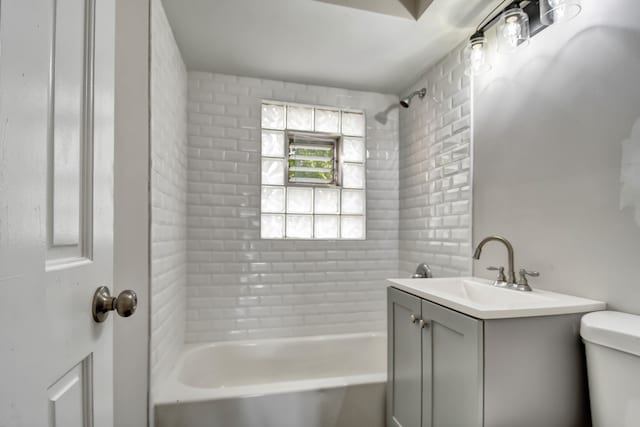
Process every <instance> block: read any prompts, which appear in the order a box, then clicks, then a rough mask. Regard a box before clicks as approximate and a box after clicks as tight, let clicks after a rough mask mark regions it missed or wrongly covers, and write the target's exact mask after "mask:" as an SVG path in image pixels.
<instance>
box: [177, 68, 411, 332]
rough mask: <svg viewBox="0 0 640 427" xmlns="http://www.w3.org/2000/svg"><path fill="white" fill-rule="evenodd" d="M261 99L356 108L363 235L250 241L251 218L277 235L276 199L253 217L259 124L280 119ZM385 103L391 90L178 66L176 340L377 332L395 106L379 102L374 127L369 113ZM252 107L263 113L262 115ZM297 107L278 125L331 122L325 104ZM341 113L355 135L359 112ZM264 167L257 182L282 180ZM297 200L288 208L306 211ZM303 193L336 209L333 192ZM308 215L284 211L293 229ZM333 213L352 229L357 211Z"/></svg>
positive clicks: (394, 183) (388, 236)
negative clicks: (181, 292)
mask: <svg viewBox="0 0 640 427" xmlns="http://www.w3.org/2000/svg"><path fill="white" fill-rule="evenodd" d="M263 100H276V101H281V102H291V103H300V104H312V105H329V106H335V107H336V108H337V109H343V108H345V109H357V110H363V111H365V112H366V114H367V117H366V120H365V123H366V126H367V129H366V135H367V141H366V153H367V157H366V160H367V170H366V182H367V188H366V199H367V206H366V214H367V219H366V221H367V224H366V230H367V240H360V241H334V240H326V241H325V240H313V241H301V240H262V239H260V227H261V226H262V230H263V233H264V231H265V230H268V235H270V236H273V238H281V237H282V236H283V235H284V233H285V222H286V221H285V217H284V215H282V214H281V213H280V212H282V209H283V208H284V207H283V203H285V202H284V200H282V199H281V198H277V200H273V201H271V200H270V201H269V203H268V206H269V208H268V210H269V212H272V211H273V213H270V214H268V215H267V214H264V215H262V218H261V216H260V210H261V200H260V199H261V187H260V180H261V176H260V175H259V173H260V172H259V171H260V166H261V164H260V162H261V157H260V150H261V146H262V147H264V143H265V141H264V140H262V142H261V137H262V130H261V127H262V125H265V127H268V128H270V129H284V127H285V125H286V123H285V120H287V118H286V116H285V114H284V109H281V110H278V108H281V107H278V106H277V105H266V106H262V101H263ZM397 102H398V97H397V96H392V95H382V94H375V93H368V92H358V91H349V90H344V89H335V88H326V87H319V86H306V85H301V84H293V83H285V82H280V81H272V80H261V79H254V78H245V77H236V76H230V75H221V74H212V73H206V72H190V73H189V104H188V111H189V126H188V134H189V150H188V157H189V163H188V164H189V174H188V175H189V176H188V180H189V184H188V237H189V238H188V285H187V333H186V341H187V342H208V341H220V340H233V339H245V338H270V337H281V336H301V335H315V334H332V333H346V332H364V331H381V330H384V328H385V321H386V314H385V310H386V305H385V298H386V294H385V288H386V283H385V278H387V277H393V276H397V275H398V274H399V272H398V223H399V200H398V184H399V180H398V153H399V144H398V111H397V110H391V112H390V113H389V114H388V115H387V120H386V124H382V123H381V122H378V121H376V120H375V119H374V116H375V115H376V114H377V113H379V112H383V111H385V110H386V109H387V108H388V107H389V106H390V105H392V104H395V103H397ZM263 108H268V109H272V110H273V111H271V110H270V111H269V113H268V114H262V113H263ZM274 113H275V114H274ZM298 113H299V115H298V116H297V117H295V123H290V125H294V126H296V127H300V128H306V127H307V126H313V124H314V123H315V126H322V127H325V128H326V129H327V130H329V129H332V131H333V128H334V127H337V126H338V123H339V120H338V118H337V117H338V116H337V110H336V111H333V110H331V109H328V110H327V111H326V114H325V112H324V111H323V112H322V113H321V114H318V113H316V114H314V115H313V116H312V117H311V118H310V117H309V115H308V112H305V111H299V112H298ZM261 117H262V119H261ZM265 117H266V119H265ZM264 120H268V121H269V123H264ZM310 120H312V121H311V122H310ZM346 122H347V123H346V124H345V120H343V121H342V124H343V128H344V127H345V126H346V128H344V130H346V131H348V133H351V134H353V135H352V136H354V137H361V136H363V132H362V130H359V126H360V127H362V125H363V124H362V116H358V115H353V117H351V116H350V117H349V118H348V120H347V121H346ZM268 144H271V141H269V142H268ZM353 155H354V156H355V155H358V153H357V149H354V153H353ZM264 166H265V165H264V164H263V165H262V171H263V174H264V173H265V167H264ZM266 166H267V167H266V170H267V172H266V176H267V179H268V180H269V181H268V182H270V183H273V184H275V185H282V180H284V176H283V172H280V168H279V166H277V165H273V164H268V165H266ZM264 177H265V175H263V176H262V178H264ZM364 178H365V177H364V171H363V170H359V171H357V170H356V171H353V173H352V178H351V179H352V180H353V183H354V184H353V185H357V184H358V183H360V182H362V183H364ZM272 188H274V187H268V189H267V190H265V191H271V189H272ZM304 197H306V196H303V197H302V199H304ZM302 199H301V200H299V202H300V203H299V206H298V207H299V208H300V209H301V210H306V209H307V208H308V206H307V203H308V199H304V200H302ZM313 199H314V204H316V206H317V203H318V200H324V201H326V206H324V207H325V208H326V211H327V214H335V213H337V212H339V207H340V202H341V200H340V197H339V192H336V193H335V194H331V193H330V192H326V193H324V194H322V195H319V193H318V191H316V192H314V198H313ZM358 200H359V198H358V196H353V197H351V198H349V203H350V206H351V209H354V210H355V211H357V210H358V209H359V208H360V207H359V205H358ZM271 202H273V203H271ZM308 218H309V216H308V215H304V214H300V215H297V216H296V217H294V220H295V222H296V224H295V227H293V229H294V230H295V233H296V234H297V235H299V236H302V235H305V236H306V235H308V234H309V233H312V232H313V229H311V230H310V229H309V226H310V224H311V223H310V222H309V221H308ZM339 218H340V217H339V216H337V215H334V216H327V217H326V221H328V222H330V221H333V223H334V224H335V222H336V221H339ZM342 221H343V222H344V221H347V222H348V224H346V227H347V228H346V230H348V232H349V233H350V234H351V235H350V236H348V238H358V237H357V236H356V234H357V235H362V234H363V233H364V230H365V224H364V222H363V221H362V217H358V216H345V217H343V218H342ZM292 225H293V224H292ZM316 226H317V224H316ZM287 230H289V228H287ZM265 237H267V236H265ZM323 238H326V239H335V238H336V236H329V235H327V236H323Z"/></svg>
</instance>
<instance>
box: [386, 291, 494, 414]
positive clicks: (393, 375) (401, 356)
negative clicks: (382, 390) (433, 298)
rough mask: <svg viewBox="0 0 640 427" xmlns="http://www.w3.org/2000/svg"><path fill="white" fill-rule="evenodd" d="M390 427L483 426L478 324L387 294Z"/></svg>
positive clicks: (404, 296) (409, 297)
mask: <svg viewBox="0 0 640 427" xmlns="http://www.w3.org/2000/svg"><path fill="white" fill-rule="evenodd" d="M387 301H388V302H387V303H388V315H389V319H388V329H389V331H388V338H389V353H388V360H389V364H388V390H387V425H388V426H389V427H440V426H455V427H466V426H481V425H482V387H483V386H482V384H483V378H482V375H483V369H482V365H483V361H482V322H481V321H479V320H477V319H474V318H472V317H469V316H465V315H463V314H460V313H457V312H455V311H453V310H449V309H447V308H444V307H442V306H439V305H437V304H433V303H431V302H429V301H425V300H422V299H420V298H418V297H415V296H413V295H410V294H408V293H406V292H403V291H400V290H398V289H395V288H391V287H390V288H388V300H387Z"/></svg>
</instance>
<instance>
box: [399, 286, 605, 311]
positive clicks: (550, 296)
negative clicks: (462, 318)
mask: <svg viewBox="0 0 640 427" xmlns="http://www.w3.org/2000/svg"><path fill="white" fill-rule="evenodd" d="M387 280H388V281H389V282H391V286H393V287H394V288H398V289H400V290H402V291H405V292H408V293H410V294H412V295H415V296H418V297H420V298H423V299H426V300H429V301H432V302H435V303H437V304H440V305H443V306H445V307H448V308H450V309H452V310H456V311H459V312H461V313H464V314H467V315H469V316H473V317H475V318H478V319H507V318H515V317H534V316H553V315H560V314H572V313H587V312H591V311H600V310H604V309H606V307H607V304H606V303H604V302H602V301H595V300H590V299H586V298H580V297H575V296H572V295H566V294H560V293H557V292H550V291H543V290H539V289H534V290H533V291H532V292H522V291H516V290H511V289H505V288H499V287H496V286H493V285H492V283H493V282H492V281H490V280H485V279H479V278H476V277H452V278H438V279H387Z"/></svg>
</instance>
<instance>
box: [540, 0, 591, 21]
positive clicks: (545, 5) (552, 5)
mask: <svg viewBox="0 0 640 427" xmlns="http://www.w3.org/2000/svg"><path fill="white" fill-rule="evenodd" d="M581 10H582V6H581V5H580V0H540V21H541V22H542V23H543V24H544V25H553V24H559V23H562V22H567V21H569V20H570V19H573V18H575V17H576V16H578V14H579V13H580V11H581Z"/></svg>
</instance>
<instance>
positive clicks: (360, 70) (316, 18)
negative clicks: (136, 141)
mask: <svg viewBox="0 0 640 427" xmlns="http://www.w3.org/2000/svg"><path fill="white" fill-rule="evenodd" d="M367 2H369V4H370V5H373V4H378V5H380V7H381V9H377V10H376V9H375V8H373V7H367V6H359V5H362V4H365V5H366V3H367ZM385 2H386V3H389V4H387V5H386V6H385V5H384V4H383V3H385ZM334 3H341V4H334ZM395 3H402V4H403V5H406V4H407V1H406V0H366V1H362V0H360V1H356V0H320V1H317V0H163V4H164V7H165V10H166V12H167V16H168V18H169V21H170V23H171V26H172V28H173V31H174V34H175V37H176V40H177V42H178V46H179V47H180V50H181V52H182V56H183V58H184V61H185V63H186V65H187V68H188V69H189V70H197V71H211V72H217V73H226V74H235V75H241V76H248V77H258V78H267V79H275V80H284V81H289V82H296V83H304V84H317V85H323V86H333V87H342V88H348V89H359V90H370V91H376V92H382V93H393V94H399V93H400V92H401V91H402V90H404V89H406V88H407V87H408V86H409V85H411V84H412V83H413V82H415V81H416V80H417V79H418V77H420V76H421V75H422V74H423V73H424V71H425V70H426V69H427V68H428V67H429V66H430V65H433V64H434V63H436V62H437V61H438V60H439V59H440V58H442V57H443V56H444V55H445V54H446V53H447V52H449V51H451V49H453V48H454V47H455V46H456V45H458V44H459V43H460V42H462V40H464V39H465V38H468V37H469V36H470V35H471V33H473V30H474V29H475V26H476V25H477V24H478V23H479V22H480V20H482V18H483V17H484V16H485V15H486V14H487V13H489V12H490V11H491V9H492V8H493V6H495V5H496V4H498V3H500V1H499V0H433V1H432V2H430V4H429V5H428V7H427V8H426V10H423V11H420V10H414V12H415V13H414V12H412V13H411V15H407V16H404V17H402V16H395V15H398V14H399V13H394V12H393V11H392V10H397V8H395V9H394V7H395V6H397V5H395ZM426 3H429V2H426ZM426 3H425V2H422V3H421V4H426ZM345 4H346V5H347V6H344V5H345ZM385 7H387V8H388V9H389V11H385ZM364 9H370V10H371V9H373V10H376V11H375V12H372V11H370V10H364ZM400 14H401V13H400Z"/></svg>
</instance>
